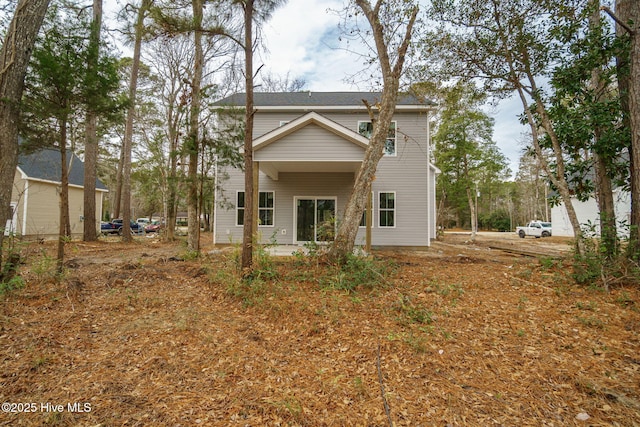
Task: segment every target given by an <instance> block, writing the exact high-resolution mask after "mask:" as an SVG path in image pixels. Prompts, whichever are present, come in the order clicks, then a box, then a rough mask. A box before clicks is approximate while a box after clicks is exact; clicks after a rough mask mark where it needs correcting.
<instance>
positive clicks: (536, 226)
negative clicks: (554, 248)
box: [516, 221, 551, 239]
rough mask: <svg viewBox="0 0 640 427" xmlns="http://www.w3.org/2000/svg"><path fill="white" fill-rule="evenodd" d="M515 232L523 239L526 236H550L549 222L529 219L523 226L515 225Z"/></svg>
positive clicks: (537, 237)
mask: <svg viewBox="0 0 640 427" xmlns="http://www.w3.org/2000/svg"><path fill="white" fill-rule="evenodd" d="M516 233H518V236H520V238H522V239H524V238H525V237H526V236H533V237H535V238H536V239H539V238H540V237H549V236H551V223H550V222H544V221H531V222H529V224H527V225H525V226H524V227H516Z"/></svg>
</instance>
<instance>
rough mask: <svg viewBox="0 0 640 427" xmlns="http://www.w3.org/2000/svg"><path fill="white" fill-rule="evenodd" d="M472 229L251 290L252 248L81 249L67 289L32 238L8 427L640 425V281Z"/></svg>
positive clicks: (537, 243) (290, 269)
mask: <svg viewBox="0 0 640 427" xmlns="http://www.w3.org/2000/svg"><path fill="white" fill-rule="evenodd" d="M210 239H211V236H210V235H205V236H203V239H202V242H203V247H204V252H205V253H206V252H209V251H211V250H212V249H213V248H212V247H211V244H210V242H211V240H210ZM468 240H469V235H468V234H467V233H447V234H446V236H445V238H444V240H443V241H439V242H434V245H433V246H432V247H431V248H430V249H428V250H426V251H383V252H377V253H376V256H377V257H379V258H381V259H382V260H384V261H385V262H388V263H390V264H394V265H396V266H397V269H396V270H395V273H394V274H393V275H392V276H390V277H387V278H385V279H384V280H383V281H384V282H386V284H383V285H381V286H378V287H376V288H374V289H360V290H357V291H355V292H346V291H339V290H335V289H327V288H326V287H324V288H323V287H321V286H320V285H319V284H318V280H317V277H318V274H319V271H320V270H316V269H314V268H313V267H310V266H308V265H307V266H304V267H302V266H301V264H299V260H296V259H290V258H282V259H277V260H275V263H276V268H277V269H278V271H279V272H280V275H279V276H278V277H276V278H275V279H273V280H270V281H267V282H265V284H264V285H262V286H261V287H260V288H259V289H251V292H252V293H249V294H247V293H245V294H243V295H239V294H238V293H234V292H233V291H232V289H231V288H232V282H233V278H232V277H231V276H230V275H228V273H225V271H227V270H225V265H228V263H229V261H228V257H229V256H230V254H232V252H233V249H226V250H222V251H218V250H216V251H214V252H212V253H210V254H209V255H206V256H203V257H200V258H194V257H192V256H191V254H189V253H188V252H187V251H186V249H185V246H184V244H183V243H182V242H178V243H174V244H166V243H162V242H160V241H158V240H157V239H154V238H138V239H137V240H136V241H135V242H134V243H132V244H129V245H125V244H122V243H120V242H119V241H118V240H117V239H116V238H109V239H105V240H103V241H100V242H96V243H81V242H72V243H69V244H68V245H67V249H66V251H67V264H66V266H67V269H66V273H65V276H64V279H63V280H62V281H61V282H56V281H54V280H52V278H51V277H50V273H51V271H52V265H51V264H52V258H51V255H52V254H53V249H54V247H53V245H50V244H49V243H45V244H44V245H39V244H33V245H29V246H26V247H24V248H23V253H25V254H26V265H24V266H23V267H22V275H23V277H24V279H25V281H26V286H25V287H24V288H23V289H20V290H17V291H14V292H12V293H10V294H8V295H5V296H3V297H0V402H2V412H0V425H10V426H35V425H53V426H192V425H203V426H236V425H237V426H266V425H268V426H385V425H386V426H388V425H390V424H391V423H393V425H396V426H492V425H495V426H640V352H639V350H640V336H639V334H640V312H639V310H640V292H639V289H638V288H637V287H631V286H620V285H619V286H616V287H614V288H612V289H611V291H610V292H608V293H606V292H604V291H602V290H600V289H598V288H597V287H594V286H578V285H575V284H573V283H572V282H571V280H570V278H568V275H569V274H570V273H571V263H570V259H569V258H567V256H568V254H569V249H570V247H569V243H568V240H567V239H561V238H556V237H552V238H549V239H533V238H527V239H518V238H517V237H515V234H513V233H495V234H481V235H480V236H479V237H478V239H477V242H476V243H474V244H472V243H471V242H469V241H468ZM496 247H501V248H503V249H506V250H510V251H511V252H505V251H503V250H501V249H496ZM517 251H526V252H527V255H521V254H518V253H514V252H517ZM532 253H538V254H541V255H542V257H541V258H540V257H535V256H531V255H532ZM225 274H227V275H226V276H225ZM225 278H226V279H225Z"/></svg>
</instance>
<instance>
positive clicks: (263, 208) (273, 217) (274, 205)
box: [236, 190, 276, 228]
mask: <svg viewBox="0 0 640 427" xmlns="http://www.w3.org/2000/svg"><path fill="white" fill-rule="evenodd" d="M240 193H242V194H244V191H240V190H238V191H236V227H242V226H243V225H244V224H240V223H239V221H238V218H240V216H239V214H240V210H242V211H243V215H244V208H245V207H244V206H242V207H239V206H238V197H239V195H240ZM261 193H262V194H265V193H271V194H273V206H272V207H266V208H265V207H260V194H261ZM245 202H246V199H245ZM261 210H270V211H272V214H271V218H272V220H273V223H272V224H266V225H265V224H261V223H260V222H258V227H265V228H267V227H275V224H276V192H275V191H260V192H258V219H259V218H260V211H261Z"/></svg>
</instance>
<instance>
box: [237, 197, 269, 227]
mask: <svg viewBox="0 0 640 427" xmlns="http://www.w3.org/2000/svg"><path fill="white" fill-rule="evenodd" d="M274 199H275V198H274V193H273V191H261V192H260V194H259V196H258V218H259V222H258V225H260V226H268V227H273V213H274V210H275V209H274V206H275V203H274ZM244 206H245V204H244V191H238V193H237V197H236V225H244Z"/></svg>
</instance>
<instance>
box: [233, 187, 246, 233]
mask: <svg viewBox="0 0 640 427" xmlns="http://www.w3.org/2000/svg"><path fill="white" fill-rule="evenodd" d="M240 193H242V194H244V190H236V198H235V200H234V202H233V205H234V207H235V209H234V212H235V218H234V220H233V222H234V224H235V225H236V227H244V224H238V194H240ZM245 203H246V201H245ZM242 210H243V214H244V206H243V207H242ZM243 222H244V221H243Z"/></svg>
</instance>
